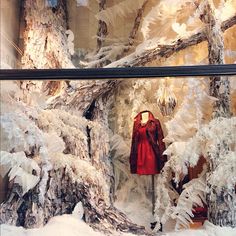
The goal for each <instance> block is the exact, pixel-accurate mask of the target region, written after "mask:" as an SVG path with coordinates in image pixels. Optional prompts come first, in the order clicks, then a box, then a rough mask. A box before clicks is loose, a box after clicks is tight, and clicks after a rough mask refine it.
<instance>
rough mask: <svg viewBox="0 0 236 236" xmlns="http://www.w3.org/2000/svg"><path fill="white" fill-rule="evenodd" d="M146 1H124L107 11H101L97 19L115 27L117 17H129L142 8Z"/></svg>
mask: <svg viewBox="0 0 236 236" xmlns="http://www.w3.org/2000/svg"><path fill="white" fill-rule="evenodd" d="M144 2H145V0H124V1H121V2H120V3H117V4H115V5H114V6H112V7H109V8H107V9H105V10H102V11H100V12H99V13H98V14H97V15H96V18H97V19H98V20H102V21H105V22H106V23H107V24H112V25H114V24H115V22H116V20H117V17H124V16H128V15H129V14H131V13H133V12H136V11H137V10H138V9H139V8H141V7H142V5H143V3H144Z"/></svg>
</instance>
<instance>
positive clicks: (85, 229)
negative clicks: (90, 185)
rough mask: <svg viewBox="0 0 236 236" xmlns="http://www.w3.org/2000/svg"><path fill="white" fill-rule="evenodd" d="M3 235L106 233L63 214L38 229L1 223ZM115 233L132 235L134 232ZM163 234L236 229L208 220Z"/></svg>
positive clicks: (224, 235) (224, 234) (227, 233)
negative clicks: (200, 226) (219, 225)
mask: <svg viewBox="0 0 236 236" xmlns="http://www.w3.org/2000/svg"><path fill="white" fill-rule="evenodd" d="M0 227H1V231H0V232H1V233H0V235H1V236H54V235H55V236H65V235H68V236H103V235H104V234H102V233H99V232H95V231H94V230H93V229H92V228H91V227H89V226H88V225H87V224H86V223H85V222H83V221H82V220H80V219H78V218H77V217H76V216H74V215H62V216H56V217H53V218H52V219H51V220H50V221H49V222H48V224H47V225H45V226H44V227H42V228H37V229H24V228H23V227H16V226H10V225H5V224H3V225H1V226H0ZM114 235H120V236H121V235H122V236H132V235H133V234H127V233H126V234H125V233H123V234H121V233H117V234H114ZM155 235H161V236H236V229H232V228H226V227H224V228H222V227H215V226H213V225H212V224H210V223H209V222H206V223H205V224H204V226H203V228H202V229H199V230H182V231H178V232H170V233H160V234H159V233H158V234H155Z"/></svg>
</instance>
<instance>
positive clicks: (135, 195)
mask: <svg viewBox="0 0 236 236" xmlns="http://www.w3.org/2000/svg"><path fill="white" fill-rule="evenodd" d="M110 145H111V152H112V158H113V165H114V172H115V206H116V207H117V208H119V209H120V210H122V211H123V212H124V213H126V214H127V215H128V217H129V218H130V219H131V220H132V221H133V222H135V223H137V224H141V225H144V226H146V227H147V228H149V226H150V225H149V224H150V222H151V221H153V220H154V219H153V216H152V204H151V199H150V196H151V194H150V193H151V176H139V175H134V174H130V169H129V163H128V160H129V154H130V148H129V147H128V146H127V144H126V142H125V141H124V140H123V138H122V137H121V136H119V135H117V134H115V135H113V136H111V138H110ZM137 205H139V210H138V211H137ZM134 211H135V214H134Z"/></svg>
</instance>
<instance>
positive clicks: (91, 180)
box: [51, 153, 110, 204]
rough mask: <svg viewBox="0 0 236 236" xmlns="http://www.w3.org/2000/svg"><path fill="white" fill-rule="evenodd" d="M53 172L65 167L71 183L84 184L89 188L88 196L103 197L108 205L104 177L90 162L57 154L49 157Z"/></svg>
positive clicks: (107, 190) (107, 186) (106, 186)
mask: <svg viewBox="0 0 236 236" xmlns="http://www.w3.org/2000/svg"><path fill="white" fill-rule="evenodd" d="M51 161H52V164H53V168H54V170H57V169H59V168H61V167H65V168H66V171H67V172H68V173H69V175H70V177H71V179H72V181H73V182H78V183H80V182H84V183H87V184H89V186H91V187H90V188H91V189H90V194H91V195H94V194H97V195H99V196H103V198H104V200H105V202H106V203H107V204H109V187H110V186H109V185H108V184H107V182H106V180H105V179H104V175H103V174H102V173H101V172H99V171H98V170H97V169H96V168H95V167H94V166H92V165H91V163H90V162H88V161H86V160H81V159H78V157H77V156H74V155H70V154H66V155H65V154H62V153H58V154H57V155H51ZM94 199H96V198H95V195H94Z"/></svg>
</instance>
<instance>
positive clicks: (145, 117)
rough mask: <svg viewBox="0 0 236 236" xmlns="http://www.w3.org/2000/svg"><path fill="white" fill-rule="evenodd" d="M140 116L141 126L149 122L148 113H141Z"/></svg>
mask: <svg viewBox="0 0 236 236" xmlns="http://www.w3.org/2000/svg"><path fill="white" fill-rule="evenodd" d="M141 116H142V120H141V123H142V124H145V123H147V122H148V120H149V113H148V112H147V111H144V112H143V113H141Z"/></svg>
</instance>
